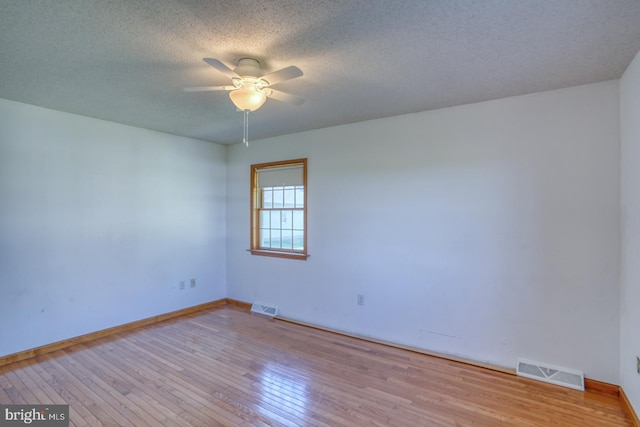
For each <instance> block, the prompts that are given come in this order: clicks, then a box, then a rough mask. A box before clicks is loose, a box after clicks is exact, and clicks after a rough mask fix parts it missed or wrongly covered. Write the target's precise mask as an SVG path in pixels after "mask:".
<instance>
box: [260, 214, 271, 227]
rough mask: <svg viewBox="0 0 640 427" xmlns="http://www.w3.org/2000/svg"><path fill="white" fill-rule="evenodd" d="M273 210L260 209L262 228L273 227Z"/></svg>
mask: <svg viewBox="0 0 640 427" xmlns="http://www.w3.org/2000/svg"><path fill="white" fill-rule="evenodd" d="M270 218H271V212H270V211H260V228H269V227H271V225H270V224H271V221H270Z"/></svg>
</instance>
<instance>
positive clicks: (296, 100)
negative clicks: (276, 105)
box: [265, 89, 304, 105]
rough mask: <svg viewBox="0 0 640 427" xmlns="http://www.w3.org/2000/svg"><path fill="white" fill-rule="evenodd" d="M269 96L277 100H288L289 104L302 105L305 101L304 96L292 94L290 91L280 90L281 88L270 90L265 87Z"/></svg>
mask: <svg viewBox="0 0 640 427" xmlns="http://www.w3.org/2000/svg"><path fill="white" fill-rule="evenodd" d="M267 93H268V95H267V98H271V99H275V100H276V101H281V102H286V103H287V104H293V105H301V104H303V103H304V98H301V97H299V96H296V95H291V94H290V93H285V92H280V91H279V90H273V89H270V90H269V91H268V92H267V90H266V89H265V94H267Z"/></svg>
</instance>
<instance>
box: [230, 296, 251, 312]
mask: <svg viewBox="0 0 640 427" xmlns="http://www.w3.org/2000/svg"><path fill="white" fill-rule="evenodd" d="M226 301H227V305H232V306H234V307H238V308H244V309H247V310H251V304H250V303H248V302H244V301H239V300H237V299H233V298H227V300H226Z"/></svg>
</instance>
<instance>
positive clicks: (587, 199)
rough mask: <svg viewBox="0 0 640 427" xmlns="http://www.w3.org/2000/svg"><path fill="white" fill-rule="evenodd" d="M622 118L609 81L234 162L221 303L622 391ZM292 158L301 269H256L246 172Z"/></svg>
mask: <svg viewBox="0 0 640 427" xmlns="http://www.w3.org/2000/svg"><path fill="white" fill-rule="evenodd" d="M618 107H619V99H618V82H617V81H610V82H604V83H599V84H594V85H587V86H580V87H575V88H569V89H563V90H557V91H551V92H544V93H538V94H533V95H527V96H521V97H514V98H508V99H501V100H497V101H491V102H484V103H478V104H473V105H464V106H461V107H455V108H449V109H443V110H437V111H429V112H424V113H418V114H411V115H405V116H399V117H393V118H388V119H381V120H373V121H368V122H362V123H356V124H351V125H345V126H339V127H333V128H326V129H321V130H316V131H310V132H304V133H299V134H293V135H287V136H282V137H278V138H271V139H265V140H260V141H253V142H252V144H251V146H250V147H249V148H248V149H247V148H245V147H244V146H241V145H236V146H232V147H230V148H229V151H228V162H227V168H228V194H229V197H228V199H227V209H228V211H227V218H228V221H227V224H228V225H227V226H228V244H227V258H228V268H227V271H228V279H229V296H230V297H232V298H236V299H239V300H243V301H249V302H252V301H261V302H265V303H271V304H274V305H277V306H279V308H280V311H281V313H282V314H283V315H284V316H286V317H291V318H294V319H297V320H301V321H305V322H310V323H314V324H318V325H322V326H326V327H330V328H334V329H339V330H343V331H347V332H352V333H356V334H359V335H364V336H370V337H373V338H377V339H382V340H387V341H392V342H396V343H400V344H405V345H410V346H414V347H419V348H423V349H426V350H431V351H437V352H443V353H448V354H453V355H457V356H462V357H466V358H469V359H473V360H477V361H483V362H489V363H492V364H496V365H500V366H505V367H510V368H513V367H515V361H516V358H517V357H525V358H528V359H533V360H536V361H541V362H546V363H550V364H554V365H559V366H564V367H567V368H575V369H581V370H584V371H585V372H586V375H587V376H589V377H591V378H596V379H600V380H603V381H608V382H612V383H617V381H618V348H619V339H618V335H619V327H618V304H619V299H618V284H619V277H618V272H619V270H618V263H619V245H620V241H619V222H620V220H619V210H620V207H619V203H620V200H619V174H620V168H619V162H620V158H619V156H620V153H619V115H618ZM300 157H307V158H308V162H309V163H308V209H309V218H308V237H309V245H308V247H309V253H310V254H311V257H310V258H309V259H308V261H306V262H302V261H296V260H287V259H274V258H268V257H260V256H252V255H251V254H249V253H248V252H246V249H247V248H248V247H249V229H248V224H249V166H250V164H252V163H261V162H267V161H273V160H285V159H293V158H300ZM358 294H363V295H364V296H365V305H364V306H360V305H358V304H357V295H358Z"/></svg>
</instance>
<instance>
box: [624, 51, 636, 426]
mask: <svg viewBox="0 0 640 427" xmlns="http://www.w3.org/2000/svg"><path fill="white" fill-rule="evenodd" d="M620 128H621V135H620V136H621V141H622V150H621V155H622V174H621V176H622V263H621V276H622V278H621V291H620V385H621V386H622V388H623V389H624V391H625V393H626V394H627V396H628V397H629V399H630V401H631V403H632V404H633V406H634V409H635V411H636V413H637V414H640V375H638V373H637V372H636V357H637V356H640V330H639V328H640V53H638V55H637V56H636V58H635V59H634V61H633V62H632V63H631V65H630V66H629V68H627V70H626V72H625V73H624V75H623V76H622V79H621V80H620Z"/></svg>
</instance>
